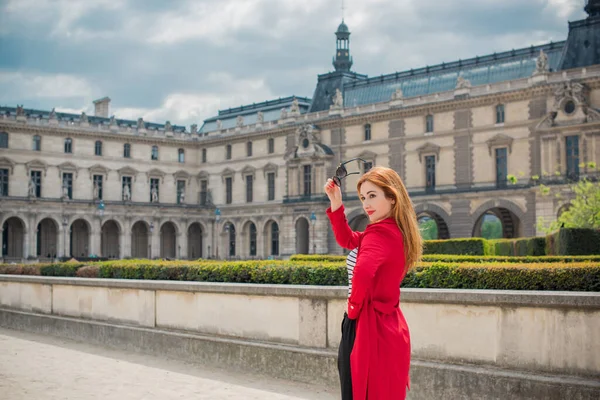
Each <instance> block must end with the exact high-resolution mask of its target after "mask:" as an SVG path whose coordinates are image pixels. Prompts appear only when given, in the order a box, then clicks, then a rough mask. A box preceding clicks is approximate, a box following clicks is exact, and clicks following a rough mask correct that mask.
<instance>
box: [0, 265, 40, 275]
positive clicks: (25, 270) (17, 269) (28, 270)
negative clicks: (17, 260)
mask: <svg viewBox="0 0 600 400" xmlns="http://www.w3.org/2000/svg"><path fill="white" fill-rule="evenodd" d="M0 274H8V275H40V266H39V265H38V264H24V265H23V264H0Z"/></svg>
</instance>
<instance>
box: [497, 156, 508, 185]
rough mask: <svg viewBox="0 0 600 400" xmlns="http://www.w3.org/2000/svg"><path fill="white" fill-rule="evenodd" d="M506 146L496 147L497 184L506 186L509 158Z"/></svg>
mask: <svg viewBox="0 0 600 400" xmlns="http://www.w3.org/2000/svg"><path fill="white" fill-rule="evenodd" d="M507 154H508V153H507V151H506V147H503V148H501V149H496V186H497V187H506V183H507V179H506V178H507V177H508V158H507Z"/></svg>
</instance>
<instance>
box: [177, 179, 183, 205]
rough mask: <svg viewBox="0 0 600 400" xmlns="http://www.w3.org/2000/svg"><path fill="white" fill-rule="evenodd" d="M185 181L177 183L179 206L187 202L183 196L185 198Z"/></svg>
mask: <svg viewBox="0 0 600 400" xmlns="http://www.w3.org/2000/svg"><path fill="white" fill-rule="evenodd" d="M184 193H185V181H177V204H182V203H184V202H185V197H184V198H183V199H182V198H181V196H182V195H183V196H185V194H184Z"/></svg>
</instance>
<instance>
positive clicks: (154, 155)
mask: <svg viewBox="0 0 600 400" xmlns="http://www.w3.org/2000/svg"><path fill="white" fill-rule="evenodd" d="M150 158H151V159H152V160H158V146H152V153H151V155H150Z"/></svg>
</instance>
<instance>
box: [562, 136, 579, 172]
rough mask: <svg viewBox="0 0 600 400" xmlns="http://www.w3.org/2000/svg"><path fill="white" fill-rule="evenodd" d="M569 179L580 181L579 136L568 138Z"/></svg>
mask: <svg viewBox="0 0 600 400" xmlns="http://www.w3.org/2000/svg"><path fill="white" fill-rule="evenodd" d="M565 140H566V150H567V178H568V179H572V180H577V179H579V136H577V135H574V136H567V137H566V138H565Z"/></svg>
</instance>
